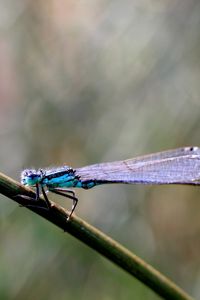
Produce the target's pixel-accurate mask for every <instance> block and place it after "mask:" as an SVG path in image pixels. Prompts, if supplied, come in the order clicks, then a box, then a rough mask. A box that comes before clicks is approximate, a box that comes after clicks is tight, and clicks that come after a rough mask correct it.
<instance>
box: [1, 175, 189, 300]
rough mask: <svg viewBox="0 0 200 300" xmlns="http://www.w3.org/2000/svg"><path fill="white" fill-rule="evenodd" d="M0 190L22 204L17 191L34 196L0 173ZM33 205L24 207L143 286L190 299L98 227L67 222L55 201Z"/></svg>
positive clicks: (165, 295)
mask: <svg viewBox="0 0 200 300" xmlns="http://www.w3.org/2000/svg"><path fill="white" fill-rule="evenodd" d="M0 193H2V194H3V195H5V196H7V197H9V198H11V199H12V200H14V201H16V202H18V203H19V204H21V205H26V204H27V203H29V200H27V199H25V198H23V197H22V196H21V195H25V196H29V197H34V196H35V193H34V192H33V191H32V190H30V189H28V188H26V187H24V186H22V185H20V184H19V183H18V182H16V181H14V180H13V179H11V178H9V177H7V176H5V175H4V174H2V173H0ZM32 203H33V206H28V207H27V208H28V209H30V210H32V211H33V212H35V213H37V214H39V215H40V216H42V217H43V218H45V219H47V220H49V221H50V222H52V223H53V224H55V225H57V226H58V227H59V228H61V229H63V230H64V231H66V232H68V233H70V234H71V235H73V236H74V237H76V238H77V239H79V240H81V241H82V242H84V243H85V244H86V245H88V246H89V247H91V248H93V249H94V250H96V251H97V252H99V253H101V254H102V255H103V256H105V257H107V258H108V259H109V260H110V261H112V262H114V263H115V264H116V265H118V266H120V267H121V268H122V269H124V270H126V271H127V272H128V273H130V274H131V275H133V276H134V277H136V278H137V279H138V280H140V281H141V282H143V283H144V284H145V285H146V286H148V287H149V288H151V289H152V290H153V291H154V292H155V293H157V294H158V295H160V296H161V297H163V298H165V299H170V300H173V299H174V300H175V299H176V300H178V299H179V300H191V299H192V298H191V297H190V296H189V295H188V294H187V293H186V292H184V291H183V290H182V289H181V288H180V287H178V286H177V285H176V284H175V283H173V282H172V281H171V280H169V279H168V278H166V277H165V276H164V275H162V274H161V273H160V272H159V271H157V270H156V269H154V268H153V267H152V266H150V265H149V264H147V263H146V262H144V261H143V260H142V259H141V258H139V257H137V256H136V255H135V254H133V253H131V252H130V251H129V250H127V249H126V248H124V247H123V246H122V245H120V244H119V243H117V242H116V241H114V240H113V239H111V238H110V237H108V236H107V235H105V234H103V233H102V232H101V231H99V230H98V229H96V228H94V227H93V226H91V225H89V224H87V223H86V222H84V221H83V220H81V219H80V218H78V217H76V216H75V215H73V216H72V218H71V219H70V221H69V222H67V221H66V219H67V216H68V213H66V211H65V210H64V209H63V208H62V207H61V206H59V205H58V204H55V203H53V202H51V203H52V208H51V209H50V210H46V209H41V206H44V207H45V205H44V200H43V199H42V198H41V199H40V201H38V202H35V204H34V201H31V204H32Z"/></svg>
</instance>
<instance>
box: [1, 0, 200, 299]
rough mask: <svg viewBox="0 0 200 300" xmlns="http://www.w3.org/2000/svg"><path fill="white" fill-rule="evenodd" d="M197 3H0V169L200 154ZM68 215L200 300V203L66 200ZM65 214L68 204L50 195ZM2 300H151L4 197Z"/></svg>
mask: <svg viewBox="0 0 200 300" xmlns="http://www.w3.org/2000/svg"><path fill="white" fill-rule="evenodd" d="M199 28H200V3H199V1H197V0H192V1H186V0H175V1H173V2H171V1H151V0H149V1H147V0H143V1H138V0H135V1H130V0H127V1H113V0H110V1H108V0H103V1H100V0H96V1H92V0H85V1H72V0H65V1H64V0H63V1H55V0H51V1H41V0H38V1H28V0H18V1H14V2H13V1H10V0H9V1H1V3H0V137H1V148H0V166H1V172H4V173H6V174H7V175H9V176H11V177H13V178H15V179H16V180H19V179H20V172H21V170H22V169H23V168H30V167H35V168H38V167H47V166H57V165H63V164H68V165H70V166H72V167H81V166H84V165H87V164H92V163H97V162H104V161H114V160H120V159H126V158H131V157H134V156H137V155H143V154H147V153H151V152H157V151H161V150H167V149H170V148H176V147H181V146H187V145H195V146H200V141H199V140H200V138H199V136H200V99H199V95H200V63H199V60H200V52H199V49H200V31H199ZM76 193H77V195H78V197H79V199H80V201H79V205H78V207H77V210H76V214H77V215H78V216H80V217H82V218H83V219H85V220H86V221H88V222H90V223H91V224H93V225H94V226H96V227H98V228H99V229H100V230H102V231H103V232H105V233H106V234H108V235H110V236H111V237H112V238H114V239H116V240H117V241H119V242H120V243H122V244H123V245H124V246H126V247H127V248H128V249H130V250H131V251H133V252H134V253H136V254H137V255H138V256H140V257H141V258H143V259H145V260H146V261H147V262H148V263H150V264H152V265H153V266H154V267H156V268H157V269H158V270H160V271H161V272H162V273H164V274H165V275H167V276H169V277H170V278H171V279H172V280H174V281H175V282H176V283H178V284H179V285H180V286H181V287H182V288H184V289H185V290H186V291H187V292H189V293H190V294H191V295H193V296H194V297H196V298H200V255H199V253H200V217H199V216H200V190H199V188H198V187H189V186H127V185H111V186H101V187H96V188H94V189H92V190H89V191H84V190H83V191H82V190H76ZM50 198H51V199H52V200H54V201H57V202H58V203H60V204H61V205H62V206H63V207H65V208H69V207H70V206H71V202H70V201H66V200H65V199H63V198H62V197H55V196H54V195H50ZM0 200H1V201H0V244H1V247H0V266H1V267H0V298H1V299H49V300H51V299H55V297H56V298H57V299H94V298H95V299H105V300H108V299H160V298H159V297H156V296H155V294H154V293H153V292H152V291H150V290H149V289H148V288H147V287H145V286H144V285H142V284H141V283H140V282H139V281H137V280H135V279H133V278H131V276H129V275H128V274H126V273H125V272H124V271H122V270H120V269H119V268H118V267H116V266H115V265H113V264H111V263H110V262H109V261H107V260H106V259H104V258H103V257H101V256H100V255H99V254H97V253H95V252H94V251H93V250H91V249H90V248H88V247H87V246H85V245H83V244H82V243H81V242H79V241H77V240H75V239H74V238H73V237H71V236H69V235H68V234H64V233H63V232H62V231H61V230H59V229H58V228H56V227H55V226H53V225H52V224H50V223H48V222H47V221H45V220H42V219H41V218H40V217H39V216H37V215H35V214H32V213H31V212H30V211H28V210H26V209H24V208H19V207H18V206H17V205H16V203H15V202H12V201H10V200H9V199H8V198H6V197H3V196H2V195H0Z"/></svg>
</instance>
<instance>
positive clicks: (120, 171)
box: [21, 147, 200, 219]
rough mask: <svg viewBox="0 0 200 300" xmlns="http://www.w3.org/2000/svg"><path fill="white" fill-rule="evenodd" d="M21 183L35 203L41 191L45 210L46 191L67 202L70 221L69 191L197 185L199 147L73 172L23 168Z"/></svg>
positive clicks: (71, 196) (199, 177)
mask: <svg viewBox="0 0 200 300" xmlns="http://www.w3.org/2000/svg"><path fill="white" fill-rule="evenodd" d="M21 183H22V184H24V185H25V186H34V187H35V188H36V200H38V199H39V196H40V191H41V192H42V194H43V196H44V199H45V201H46V204H47V208H48V209H50V207H51V204H50V201H49V200H48V197H47V191H50V192H53V193H55V194H58V195H61V196H64V197H67V198H69V199H71V200H72V202H73V205H72V208H71V211H70V214H69V217H68V219H70V217H71V216H72V214H73V212H74V210H75V208H76V205H77V203H78V198H77V197H76V196H75V193H74V191H72V190H70V188H83V189H90V188H92V187H94V186H97V185H101V184H109V183H125V184H157V185H160V184H190V185H200V148H198V147H185V148H177V149H174V150H168V151H163V152H158V153H154V154H149V155H145V156H141V157H136V158H132V159H127V160H121V161H115V162H107V163H99V164H94V165H89V166H85V167H82V168H76V169H72V168H71V167H69V166H62V167H57V168H51V169H39V170H34V169H26V170H24V171H23V172H22V173H21Z"/></svg>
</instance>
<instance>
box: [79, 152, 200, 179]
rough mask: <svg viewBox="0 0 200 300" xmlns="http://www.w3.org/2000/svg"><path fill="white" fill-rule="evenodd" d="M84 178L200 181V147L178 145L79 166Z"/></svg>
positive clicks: (81, 177) (81, 175)
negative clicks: (135, 155) (153, 152)
mask: <svg viewBox="0 0 200 300" xmlns="http://www.w3.org/2000/svg"><path fill="white" fill-rule="evenodd" d="M76 175H79V176H80V179H81V181H88V180H89V181H90V180H91V181H93V180H95V181H97V182H99V183H109V182H110V183H111V182H113V183H132V184H137V183H143V184H172V183H177V184H178V183H180V184H200V149H199V148H198V147H186V148H178V149H174V150H168V151H164V152H159V153H155V154H150V155H145V156H142V157H136V158H133V159H128V160H124V161H116V162H108V163H100V164H95V165H90V166H86V167H82V168H78V169H76Z"/></svg>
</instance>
